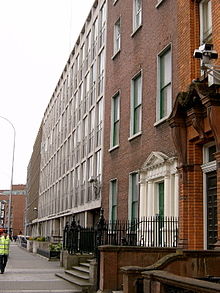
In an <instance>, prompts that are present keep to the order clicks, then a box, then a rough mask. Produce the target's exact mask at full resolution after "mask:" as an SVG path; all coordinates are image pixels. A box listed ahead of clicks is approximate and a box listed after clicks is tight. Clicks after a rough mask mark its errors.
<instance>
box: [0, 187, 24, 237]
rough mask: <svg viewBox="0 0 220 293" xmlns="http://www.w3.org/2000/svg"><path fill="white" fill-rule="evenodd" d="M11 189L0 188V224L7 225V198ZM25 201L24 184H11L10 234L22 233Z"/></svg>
mask: <svg viewBox="0 0 220 293" xmlns="http://www.w3.org/2000/svg"><path fill="white" fill-rule="evenodd" d="M10 193H11V190H0V202H1V207H2V209H1V216H2V217H1V226H3V227H8V200H9V195H10ZM25 201H26V186H25V185H23V184H19V185H13V188H12V202H11V229H12V235H18V234H19V233H20V232H22V233H24V211H25Z"/></svg>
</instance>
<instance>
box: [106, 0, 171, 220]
mask: <svg viewBox="0 0 220 293" xmlns="http://www.w3.org/2000/svg"><path fill="white" fill-rule="evenodd" d="M155 5H156V3H154V4H153V3H152V1H143V25H142V27H141V28H140V29H139V30H138V31H137V32H136V33H135V34H132V1H127V2H126V9H125V6H124V1H117V2H116V3H115V5H113V3H112V1H109V3H108V28H107V30H108V36H107V37H108V40H107V46H106V47H107V51H106V68H107V72H106V86H105V88H106V100H105V111H106V115H105V121H104V162H103V163H104V169H103V182H104V185H103V188H102V206H103V207H104V209H105V217H106V218H107V217H108V205H109V202H108V197H109V181H110V180H111V179H114V178H117V179H118V211H117V212H118V218H119V219H123V218H127V216H128V183H129V173H131V172H133V171H138V170H139V169H140V168H141V166H142V165H143V163H144V162H145V160H146V159H147V157H148V156H149V155H150V153H151V152H152V151H161V152H164V153H165V154H167V155H168V156H173V155H174V154H175V151H174V146H173V142H172V140H171V134H170V129H169V126H168V125H167V123H163V124H161V125H158V126H157V127H155V126H154V123H155V121H156V87H157V84H156V83H157V55H158V54H159V53H160V52H161V50H162V49H164V48H165V47H166V46H167V45H168V44H170V43H171V44H172V51H173V57H172V58H173V59H172V62H173V97H175V96H176V93H177V87H176V82H177V80H176V72H175V69H176V62H177V60H176V54H177V53H176V50H177V45H176V14H175V13H173V11H175V9H176V8H175V1H170V0H168V1H164V3H162V4H161V5H160V6H159V7H158V8H156V7H155ZM119 17H121V36H122V37H121V51H120V53H119V54H117V56H115V57H114V58H112V56H113V27H114V24H115V22H116V21H117V20H118V18H119ZM140 70H141V71H142V76H143V96H142V97H143V99H142V107H143V108H142V134H141V135H140V136H138V137H136V138H134V139H132V140H129V139H128V138H129V131H130V130H129V127H130V87H131V79H132V78H133V77H134V76H135V74H137V73H138V72H139V71H140ZM117 91H120V98H121V111H120V145H119V147H118V148H117V149H115V150H113V151H109V148H110V125H111V114H110V112H111V111H110V109H111V98H112V97H113V96H114V94H115V93H116V92H117Z"/></svg>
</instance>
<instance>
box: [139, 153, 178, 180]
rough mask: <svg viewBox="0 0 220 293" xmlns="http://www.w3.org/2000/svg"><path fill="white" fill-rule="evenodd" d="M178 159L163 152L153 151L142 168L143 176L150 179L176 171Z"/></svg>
mask: <svg viewBox="0 0 220 293" xmlns="http://www.w3.org/2000/svg"><path fill="white" fill-rule="evenodd" d="M176 166H177V159H176V158H175V157H168V156H167V155H165V154H164V153H162V152H152V153H151V154H150V155H149V156H148V158H147V160H146V161H145V162H144V164H143V165H142V167H141V169H140V174H141V177H142V176H143V177H142V178H145V179H147V178H148V179H150V178H156V177H161V176H165V175H167V174H174V173H176Z"/></svg>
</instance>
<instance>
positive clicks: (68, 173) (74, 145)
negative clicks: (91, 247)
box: [36, 1, 106, 236]
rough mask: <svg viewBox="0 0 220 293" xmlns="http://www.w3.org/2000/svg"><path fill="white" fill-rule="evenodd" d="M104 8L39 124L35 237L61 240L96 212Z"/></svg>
mask: <svg viewBox="0 0 220 293" xmlns="http://www.w3.org/2000/svg"><path fill="white" fill-rule="evenodd" d="M105 42H106V3H105V1H95V2H94V4H93V6H92V8H91V11H90V13H89V15H88V17H87V19H86V22H85V24H84V26H83V28H82V30H81V32H80V35H79V37H78V40H77V42H76V44H75V46H74V48H73V50H72V52H71V54H70V56H69V59H68V61H67V63H66V65H65V67H64V70H63V72H62V74H61V76H60V79H59V81H58V83H57V85H56V88H55V90H54V93H53V95H52V97H51V99H50V102H49V104H48V106H47V108H46V111H45V113H44V117H43V121H42V142H41V163H40V181H39V199H38V207H37V208H38V217H37V220H36V224H37V225H38V228H37V230H36V231H37V232H36V233H39V234H40V235H43V236H54V235H55V236H59V235H62V230H63V227H64V226H65V224H66V223H67V222H70V221H71V220H72V216H73V214H74V215H76V219H77V220H78V221H79V222H80V224H83V225H87V226H89V225H93V224H94V221H96V219H97V217H98V215H99V209H100V207H101V193H100V191H101V189H100V186H101V182H102V152H103V149H102V143H103V138H102V136H103V109H104V80H105Z"/></svg>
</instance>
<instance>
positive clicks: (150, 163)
mask: <svg viewBox="0 0 220 293" xmlns="http://www.w3.org/2000/svg"><path fill="white" fill-rule="evenodd" d="M171 159H172V161H173V158H169V157H168V156H167V155H165V154H164V153H162V152H152V153H151V154H150V155H149V157H148V158H147V160H146V161H145V162H144V164H143V166H142V168H141V169H142V170H147V169H149V168H150V169H152V168H155V167H158V166H160V165H164V164H165V163H168V162H169V161H170V160H171Z"/></svg>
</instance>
